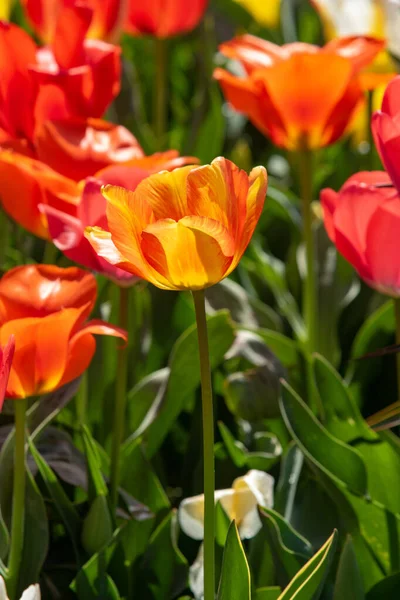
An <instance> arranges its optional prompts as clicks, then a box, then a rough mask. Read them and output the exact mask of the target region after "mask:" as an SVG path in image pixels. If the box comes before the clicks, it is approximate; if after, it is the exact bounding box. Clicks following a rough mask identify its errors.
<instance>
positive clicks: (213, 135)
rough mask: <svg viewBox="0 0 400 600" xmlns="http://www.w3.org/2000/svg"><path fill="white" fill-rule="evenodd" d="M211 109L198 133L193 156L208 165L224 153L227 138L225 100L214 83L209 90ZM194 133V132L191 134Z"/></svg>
mask: <svg viewBox="0 0 400 600" xmlns="http://www.w3.org/2000/svg"><path fill="white" fill-rule="evenodd" d="M208 98H209V109H208V111H207V112H206V113H205V117H204V119H203V122H202V124H201V125H200V127H199V128H198V130H197V132H196V137H195V139H196V142H195V145H194V148H193V150H192V152H193V155H194V156H197V157H198V158H199V159H200V162H201V163H203V164H208V163H210V162H211V161H212V160H214V158H215V157H216V156H219V155H220V154H221V151H222V147H223V144H224V138H225V119H224V116H223V112H222V103H223V98H222V96H221V92H220V91H219V89H218V86H216V85H215V84H214V83H211V85H210V88H209V95H208ZM191 133H192V132H191Z"/></svg>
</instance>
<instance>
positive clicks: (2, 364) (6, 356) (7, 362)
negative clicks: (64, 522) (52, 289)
mask: <svg viewBox="0 0 400 600" xmlns="http://www.w3.org/2000/svg"><path fill="white" fill-rule="evenodd" d="M14 351H15V338H14V336H13V335H11V336H10V338H9V340H8V342H7V343H6V345H5V346H4V348H2V347H1V346H0V411H1V409H2V408H3V402H4V396H5V395H6V389H7V384H8V377H9V375H10V369H11V363H12V359H13V356H14ZM1 598H2V596H1V581H0V600H1Z"/></svg>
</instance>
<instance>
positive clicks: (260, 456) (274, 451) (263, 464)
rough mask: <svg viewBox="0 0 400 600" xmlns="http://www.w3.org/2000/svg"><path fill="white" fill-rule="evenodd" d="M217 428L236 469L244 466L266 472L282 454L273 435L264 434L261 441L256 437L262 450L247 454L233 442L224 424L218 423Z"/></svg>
mask: <svg viewBox="0 0 400 600" xmlns="http://www.w3.org/2000/svg"><path fill="white" fill-rule="evenodd" d="M218 428H219V431H220V433H221V437H222V439H223V441H224V444H225V446H226V449H227V450H228V454H229V456H230V457H231V459H232V462H233V463H234V464H235V466H236V467H239V468H242V467H245V466H246V467H247V468H248V469H259V470H261V471H268V470H269V469H270V468H271V467H272V466H273V465H274V464H275V463H276V461H277V460H278V458H279V456H280V455H281V453H282V446H281V445H280V443H279V441H278V439H277V438H276V436H274V435H273V434H268V433H266V434H264V435H263V436H262V439H261V437H260V436H258V438H257V439H258V444H259V446H262V447H263V449H262V450H260V451H255V452H249V451H248V450H247V448H246V447H245V446H244V445H243V444H242V442H239V441H238V440H235V438H234V437H233V435H232V434H231V432H230V431H229V429H228V428H227V427H226V425H224V423H222V422H218Z"/></svg>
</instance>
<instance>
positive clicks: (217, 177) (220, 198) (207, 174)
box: [187, 157, 249, 243]
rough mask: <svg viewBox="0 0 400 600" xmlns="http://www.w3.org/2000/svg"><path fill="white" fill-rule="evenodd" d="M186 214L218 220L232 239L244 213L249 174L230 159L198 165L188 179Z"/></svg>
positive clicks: (243, 217) (236, 236)
mask: <svg viewBox="0 0 400 600" xmlns="http://www.w3.org/2000/svg"><path fill="white" fill-rule="evenodd" d="M187 188H188V208H189V214H191V215H197V216H199V217H209V218H210V219H214V220H215V221H219V222H220V223H222V225H223V226H224V227H225V229H227V230H228V231H229V233H230V235H231V236H232V238H233V239H234V240H235V243H236V242H237V241H238V237H239V236H240V235H241V232H240V230H239V229H240V228H239V224H240V223H241V222H243V221H244V219H245V216H246V197H247V192H248V189H249V177H248V175H247V173H245V171H242V170H241V169H239V168H238V167H237V166H236V165H235V164H234V163H233V162H231V161H229V160H227V159H225V158H221V157H220V158H216V159H215V160H213V162H212V163H211V165H205V166H204V167H198V168H197V169H193V171H191V172H190V173H189V176H188V179H187Z"/></svg>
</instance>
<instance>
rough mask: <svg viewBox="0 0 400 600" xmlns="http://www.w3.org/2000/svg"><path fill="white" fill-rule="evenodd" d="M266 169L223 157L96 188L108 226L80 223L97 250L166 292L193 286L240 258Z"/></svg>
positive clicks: (213, 279)
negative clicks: (127, 184) (133, 184)
mask: <svg viewBox="0 0 400 600" xmlns="http://www.w3.org/2000/svg"><path fill="white" fill-rule="evenodd" d="M266 189H267V173H266V170H265V169H264V168H263V167H256V168H255V169H253V170H252V172H251V173H250V175H247V174H246V173H245V172H244V171H241V170H240V169H239V168H238V167H236V166H235V165H234V164H233V163H232V162H230V161H228V160H226V159H225V158H217V159H215V160H214V161H213V162H212V163H211V165H206V166H203V167H182V168H179V169H175V170H174V171H172V172H161V173H158V174H155V175H152V176H150V177H148V178H147V179H145V180H144V181H142V182H141V183H140V184H139V185H138V186H137V188H136V190H135V191H134V192H130V191H128V190H126V189H124V188H121V187H116V186H105V187H104V188H103V190H102V192H103V195H104V196H105V198H106V200H107V225H108V231H106V230H105V229H103V228H101V227H89V228H87V229H86V237H87V239H88V240H89V241H90V243H91V244H92V246H93V247H94V249H95V250H96V252H97V254H98V255H99V256H101V257H103V258H105V259H106V260H107V261H109V262H110V263H111V264H113V265H116V266H118V267H120V268H121V269H124V270H126V271H128V272H130V273H132V274H133V275H137V276H138V277H142V278H143V279H146V280H147V281H149V282H151V283H153V284H154V285H156V286H157V287H159V288H162V289H165V290H199V289H203V288H207V287H209V286H211V285H213V284H215V283H217V282H218V281H221V279H223V278H224V277H226V276H227V275H229V273H231V272H232V271H233V269H234V268H235V267H236V266H237V264H238V263H239V261H240V259H241V257H242V255H243V252H244V251H245V249H246V247H247V245H248V244H249V242H250V239H251V237H252V235H253V232H254V229H255V226H256V224H257V221H258V219H259V217H260V215H261V212H262V209H263V205H264V198H265V194H266Z"/></svg>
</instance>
